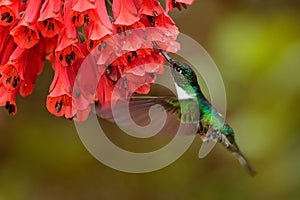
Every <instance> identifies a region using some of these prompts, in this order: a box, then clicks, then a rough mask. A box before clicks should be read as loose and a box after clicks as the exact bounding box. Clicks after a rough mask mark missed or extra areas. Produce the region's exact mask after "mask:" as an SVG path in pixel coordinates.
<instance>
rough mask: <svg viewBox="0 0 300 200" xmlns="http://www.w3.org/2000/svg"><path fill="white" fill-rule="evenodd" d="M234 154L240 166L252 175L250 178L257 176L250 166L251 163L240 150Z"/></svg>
mask: <svg viewBox="0 0 300 200" xmlns="http://www.w3.org/2000/svg"><path fill="white" fill-rule="evenodd" d="M233 154H234V155H235V156H236V157H237V159H238V160H239V162H240V164H241V165H242V166H243V167H244V168H245V169H246V170H247V172H248V173H249V174H250V176H255V175H256V171H255V170H254V168H253V167H252V166H251V165H250V163H249V161H248V160H247V159H246V157H245V156H244V154H242V152H241V151H240V150H237V151H233Z"/></svg>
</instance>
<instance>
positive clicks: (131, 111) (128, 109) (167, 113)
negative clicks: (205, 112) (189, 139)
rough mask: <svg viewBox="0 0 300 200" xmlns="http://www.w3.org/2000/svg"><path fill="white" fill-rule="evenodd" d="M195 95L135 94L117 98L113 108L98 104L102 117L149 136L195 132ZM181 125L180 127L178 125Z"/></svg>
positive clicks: (196, 127) (196, 122)
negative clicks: (127, 99) (178, 96)
mask: <svg viewBox="0 0 300 200" xmlns="http://www.w3.org/2000/svg"><path fill="white" fill-rule="evenodd" d="M196 108H197V107H196V105H195V103H194V99H184V100H180V101H179V100H178V99H177V98H176V97H173V96H165V97H156V96H135V97H134V98H133V99H131V100H129V101H126V100H124V101H122V100H121V101H118V102H117V103H116V104H115V106H113V108H112V109H103V108H100V109H99V108H98V109H97V114H98V116H100V117H101V118H103V119H105V120H108V121H111V122H114V123H116V124H117V125H118V126H119V127H120V128H121V129H123V130H124V129H125V130H126V131H127V132H128V131H130V132H136V133H137V134H136V135H139V137H143V136H141V134H143V135H144V137H150V136H153V135H155V134H158V133H159V134H162V135H175V134H180V135H190V134H196V132H197V131H198V126H199V119H198V121H196V120H197V113H198V111H199V108H198V109H197V110H198V111H197V110H195V109H196ZM179 127H180V128H179Z"/></svg>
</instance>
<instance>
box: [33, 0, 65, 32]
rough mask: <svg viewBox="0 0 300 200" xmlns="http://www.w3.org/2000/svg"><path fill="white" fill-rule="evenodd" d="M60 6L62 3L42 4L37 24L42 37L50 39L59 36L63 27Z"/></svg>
mask: <svg viewBox="0 0 300 200" xmlns="http://www.w3.org/2000/svg"><path fill="white" fill-rule="evenodd" d="M61 6H62V1H56V0H46V1H45V2H44V4H43V7H42V9H41V11H40V17H39V19H38V22H37V26H38V29H39V30H40V31H41V34H42V35H43V37H49V38H51V37H53V36H55V35H57V34H59V33H60V32H61V30H62V28H63V27H64V24H63V17H62V12H61Z"/></svg>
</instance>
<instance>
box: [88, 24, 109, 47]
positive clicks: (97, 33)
mask: <svg viewBox="0 0 300 200" xmlns="http://www.w3.org/2000/svg"><path fill="white" fill-rule="evenodd" d="M111 35H112V31H111V30H110V29H108V28H107V27H106V26H104V25H103V24H102V23H101V22H100V21H96V22H94V23H93V24H92V25H91V27H90V29H89V34H88V49H89V51H91V50H92V49H94V48H95V47H98V45H101V42H102V41H105V39H107V38H109V37H110V36H111ZM99 48H102V47H99Z"/></svg>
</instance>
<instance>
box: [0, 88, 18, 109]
mask: <svg viewBox="0 0 300 200" xmlns="http://www.w3.org/2000/svg"><path fill="white" fill-rule="evenodd" d="M17 95H18V90H8V89H7V88H6V87H4V85H3V84H2V82H0V106H5V109H6V110H7V111H8V113H11V114H16V113H17V105H16V100H15V99H16V97H17Z"/></svg>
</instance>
